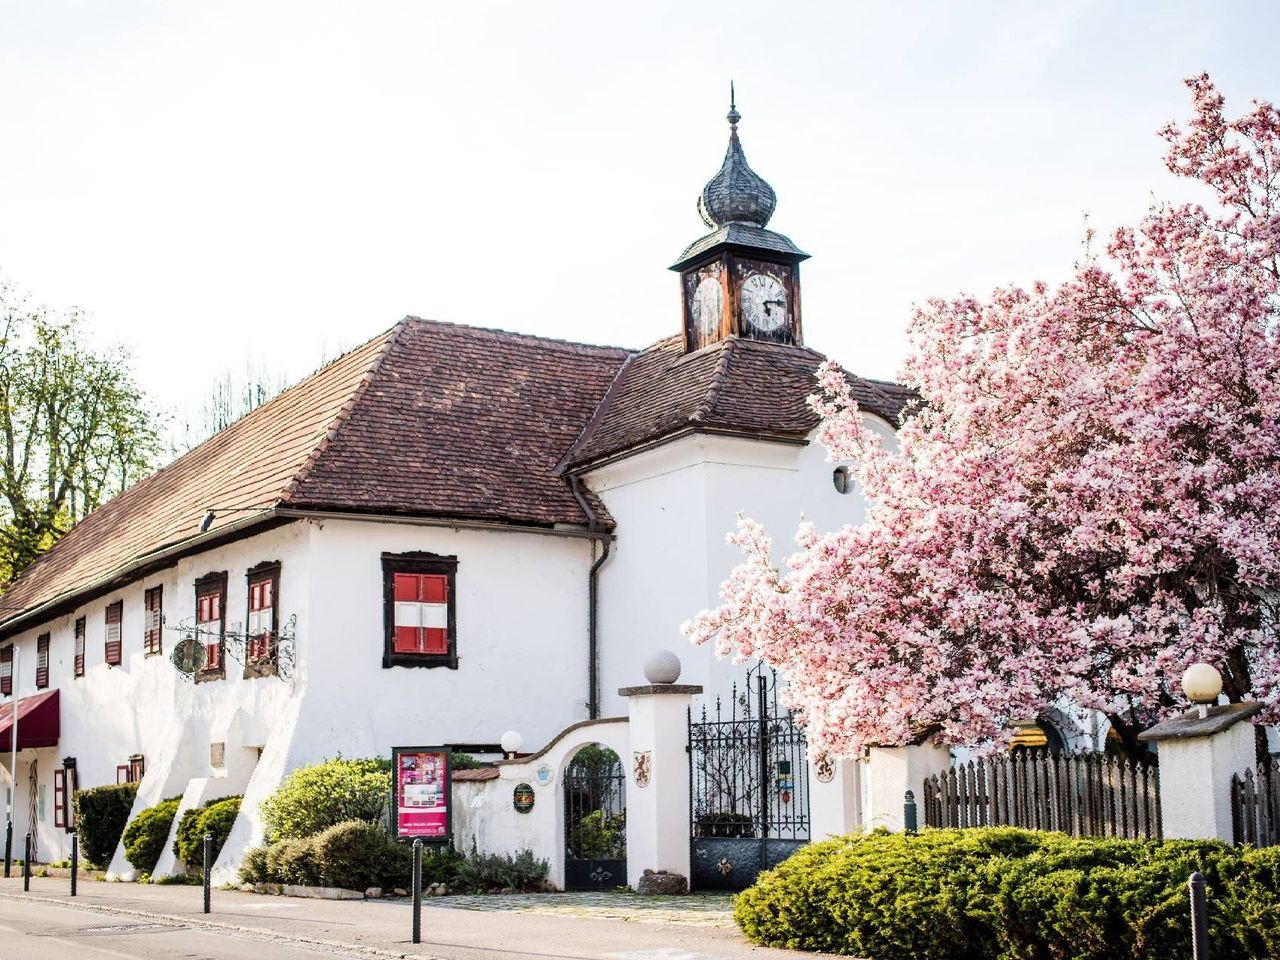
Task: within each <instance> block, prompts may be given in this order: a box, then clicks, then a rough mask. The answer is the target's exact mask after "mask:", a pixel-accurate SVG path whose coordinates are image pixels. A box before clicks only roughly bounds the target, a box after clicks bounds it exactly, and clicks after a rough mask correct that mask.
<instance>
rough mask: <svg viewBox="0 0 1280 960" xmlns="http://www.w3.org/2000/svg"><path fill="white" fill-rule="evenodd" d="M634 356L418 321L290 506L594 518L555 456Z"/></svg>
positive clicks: (392, 350)
mask: <svg viewBox="0 0 1280 960" xmlns="http://www.w3.org/2000/svg"><path fill="white" fill-rule="evenodd" d="M628 356H629V353H628V351H626V350H622V349H620V348H615V347H589V346H584V345H582V344H576V343H566V342H563V341H559V340H547V339H544V338H541V337H531V336H524V335H521V334H514V333H503V332H501V331H497V330H481V329H477V328H475V327H464V326H456V325H453V324H447V323H436V322H429V321H425V320H414V319H411V320H409V321H407V322H406V323H405V324H403V325H402V326H401V328H400V331H399V334H398V335H397V336H396V338H395V339H394V341H393V342H392V343H391V345H390V347H389V350H388V352H387V356H386V359H385V360H384V361H383V364H382V367H381V369H380V371H379V373H378V375H377V376H376V377H375V378H374V380H373V382H372V383H371V384H370V385H369V387H368V389H367V390H366V391H365V393H364V396H363V397H362V398H361V399H360V402H359V403H358V404H357V405H356V406H355V408H354V409H353V410H352V412H351V414H350V416H349V417H348V418H347V421H346V422H345V423H344V424H343V426H342V429H341V430H339V431H338V434H337V436H336V438H335V439H333V440H332V441H330V442H329V443H328V445H327V447H326V449H325V450H324V451H323V452H322V453H321V454H320V455H319V457H318V458H317V459H316V462H315V464H314V465H313V466H312V467H311V468H310V469H309V470H308V472H307V475H306V477H305V479H303V480H301V481H300V482H299V483H298V484H297V485H296V487H295V489H294V490H293V492H292V493H291V494H290V496H289V498H288V502H289V505H290V506H295V507H310V508H334V509H341V510H367V511H374V512H379V513H418V514H423V513H426V514H432V515H436V516H456V517H466V518H471V519H482V520H493V521H509V522H516V523H536V524H546V525H551V524H556V523H572V524H585V523H586V517H585V516H584V515H583V512H582V508H581V507H580V506H579V505H578V503H577V501H576V500H575V498H574V496H573V492H572V490H571V489H570V487H569V484H568V483H567V482H566V480H565V479H564V478H563V477H561V476H557V475H556V472H555V468H556V464H557V463H559V461H560V458H561V457H562V456H563V455H564V452H565V451H566V450H567V449H568V448H569V446H570V444H572V443H573V441H574V438H575V437H577V436H578V434H579V433H581V431H582V428H583V425H584V424H586V422H587V421H588V420H589V419H590V417H591V414H592V412H593V411H594V410H595V409H596V407H597V406H598V405H599V403H600V400H601V398H602V397H603V396H604V394H605V391H606V390H607V389H608V388H609V384H610V383H611V382H612V381H613V378H614V375H615V374H616V373H617V371H618V368H619V367H620V366H621V365H622V363H623V362H624V361H625V360H626V359H627V357H628ZM594 509H595V512H597V513H598V514H600V515H601V516H602V518H603V519H605V520H606V521H607V514H605V512H604V508H603V507H602V506H599V505H598V504H597V505H595V507H594Z"/></svg>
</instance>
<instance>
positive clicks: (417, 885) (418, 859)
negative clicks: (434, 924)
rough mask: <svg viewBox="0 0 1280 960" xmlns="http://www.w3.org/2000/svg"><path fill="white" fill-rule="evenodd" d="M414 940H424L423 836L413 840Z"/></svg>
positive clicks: (419, 941) (416, 941)
mask: <svg viewBox="0 0 1280 960" xmlns="http://www.w3.org/2000/svg"><path fill="white" fill-rule="evenodd" d="M413 942H414V943H421V942H422V838H421V837H418V838H417V839H415V840H414V841H413Z"/></svg>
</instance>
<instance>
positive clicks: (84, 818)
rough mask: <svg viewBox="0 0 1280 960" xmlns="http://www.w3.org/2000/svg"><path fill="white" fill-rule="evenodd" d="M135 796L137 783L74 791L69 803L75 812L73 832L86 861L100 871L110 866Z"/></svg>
mask: <svg viewBox="0 0 1280 960" xmlns="http://www.w3.org/2000/svg"><path fill="white" fill-rule="evenodd" d="M137 795H138V785H137V784H136V783H120V784H114V783H113V784H108V785H107V786H105V787H90V788H88V789H87V790H77V791H76V792H75V794H74V795H73V797H72V800H71V802H72V805H73V806H74V807H75V811H76V832H77V833H79V834H80V852H81V853H82V854H83V855H84V858H85V861H86V862H87V863H88V864H90V865H92V866H94V867H97V868H98V869H100V870H105V869H106V868H107V867H108V866H109V865H110V863H111V857H112V856H113V855H114V854H115V852H116V846H117V845H118V844H119V843H120V838H121V836H123V835H124V827H125V824H126V823H128V822H129V811H130V810H132V809H133V800H134V797H136V796H137Z"/></svg>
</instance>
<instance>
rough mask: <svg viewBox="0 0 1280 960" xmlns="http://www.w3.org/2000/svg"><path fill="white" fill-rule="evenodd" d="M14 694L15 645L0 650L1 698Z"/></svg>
mask: <svg viewBox="0 0 1280 960" xmlns="http://www.w3.org/2000/svg"><path fill="white" fill-rule="evenodd" d="M11 693H13V644H9V646H7V647H5V648H4V649H3V650H0V696H6V697H7V696H8V695H9V694H11Z"/></svg>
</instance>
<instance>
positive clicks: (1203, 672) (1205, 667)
mask: <svg viewBox="0 0 1280 960" xmlns="http://www.w3.org/2000/svg"><path fill="white" fill-rule="evenodd" d="M1182 692H1183V693H1185V694H1186V695H1187V699H1188V700H1190V701H1191V702H1192V703H1194V704H1195V705H1196V706H1198V707H1199V708H1200V716H1201V718H1204V717H1207V716H1208V715H1209V706H1210V705H1211V704H1214V703H1217V702H1218V695H1219V694H1220V693H1222V674H1220V673H1219V672H1218V671H1217V670H1216V669H1215V668H1214V667H1213V665H1212V664H1209V663H1193V664H1192V665H1191V666H1189V667H1187V670H1186V672H1185V673H1184V674H1183V675H1182Z"/></svg>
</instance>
